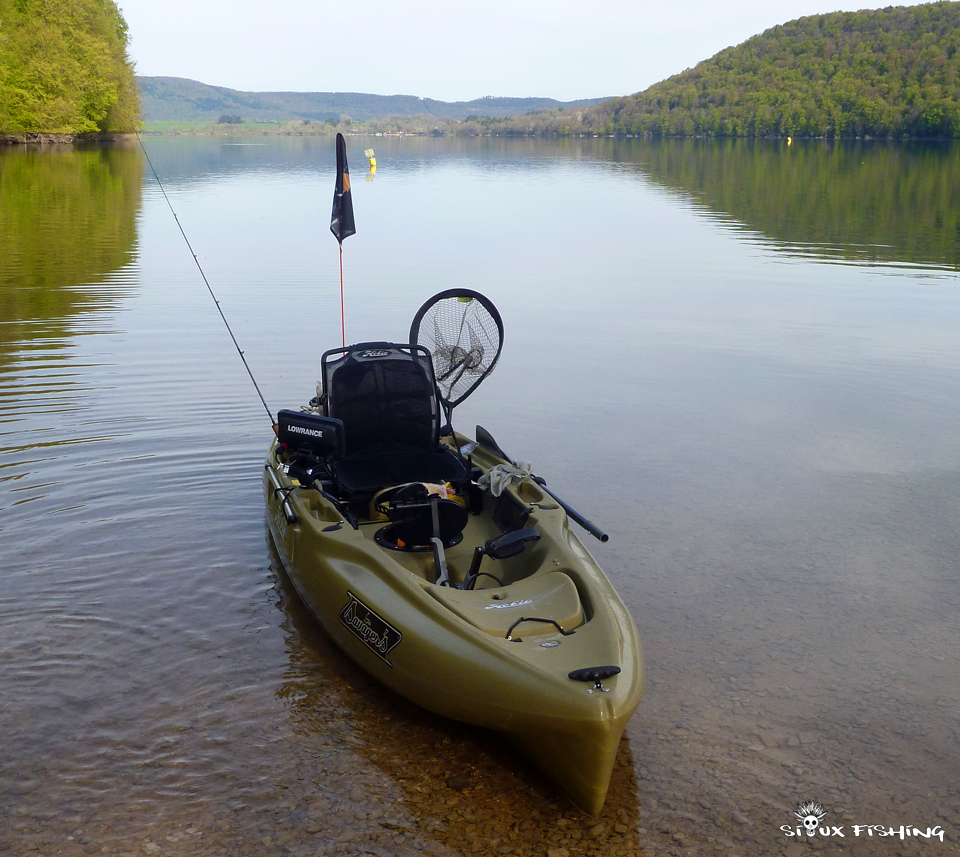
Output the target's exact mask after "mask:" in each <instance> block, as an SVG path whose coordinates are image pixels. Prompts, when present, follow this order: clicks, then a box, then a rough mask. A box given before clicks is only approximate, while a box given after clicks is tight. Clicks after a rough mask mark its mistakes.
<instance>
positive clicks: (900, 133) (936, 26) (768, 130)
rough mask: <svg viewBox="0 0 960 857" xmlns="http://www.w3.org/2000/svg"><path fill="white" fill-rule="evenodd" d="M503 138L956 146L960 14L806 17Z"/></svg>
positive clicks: (511, 125)
mask: <svg viewBox="0 0 960 857" xmlns="http://www.w3.org/2000/svg"><path fill="white" fill-rule="evenodd" d="M491 128H492V130H495V131H499V132H501V133H555V134H560V135H563V134H576V133H606V134H620V135H625V134H633V135H639V136H652V137H659V136H704V137H766V136H779V137H786V136H801V137H857V136H859V137H864V136H873V137H893V138H900V137H914V138H947V137H960V2H938V3H929V4H926V5H922V6H898V7H892V6H890V7H887V8H885V9H881V10H877V11H861V12H833V13H831V14H828V15H812V16H810V17H807V18H799V19H797V20H796V21H791V22H790V23H788V24H783V25H781V26H778V27H774V28H772V29H770V30H767V31H766V32H764V33H761V34H760V35H759V36H754V37H753V38H752V39H748V40H747V41H746V42H744V43H743V44H741V45H737V46H736V47H732V48H727V49H726V50H724V51H721V52H720V53H718V54H717V55H716V56H714V57H711V58H710V59H708V60H705V61H704V62H702V63H700V64H699V65H697V66H695V67H694V68H692V69H688V70H687V71H684V72H682V73H681V74H677V75H674V76H673V77H671V78H668V79H667V80H664V81H661V82H660V83H657V84H655V85H654V86H651V87H650V88H649V89H647V90H645V91H643V92H640V93H637V94H636V95H630V96H625V97H622V98H611V99H608V100H607V101H603V102H601V103H600V104H598V105H596V106H595V107H592V108H587V109H585V110H582V111H577V112H571V111H565V112H564V113H562V114H559V115H557V114H554V115H553V116H552V117H551V116H547V115H543V114H534V116H531V117H524V118H522V119H520V118H518V119H515V120H510V121H508V122H505V123H495V124H494V125H493V126H491Z"/></svg>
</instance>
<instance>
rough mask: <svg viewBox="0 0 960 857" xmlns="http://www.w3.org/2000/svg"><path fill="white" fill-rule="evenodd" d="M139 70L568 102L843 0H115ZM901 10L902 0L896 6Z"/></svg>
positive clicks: (265, 87)
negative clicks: (465, 0)
mask: <svg viewBox="0 0 960 857" xmlns="http://www.w3.org/2000/svg"><path fill="white" fill-rule="evenodd" d="M118 5H119V6H120V8H121V9H122V11H123V13H124V17H125V18H126V21H127V23H128V24H129V25H130V34H131V42H130V55H131V58H132V59H133V60H134V62H135V63H136V67H137V73H138V74H142V75H169V76H172V77H188V78H192V79H193V80H199V81H202V82H203V83H210V84H214V85H216V86H228V87H230V88H232V89H241V90H252V91H271V90H295V91H305V92H368V93H377V94H380V95H418V96H421V97H425V98H438V99H441V100H443V101H469V100H471V99H473V98H478V97H480V96H483V95H502V96H528V95H531V96H547V97H551V98H558V99H560V100H563V101H569V100H572V99H575V98H595V97H602V96H609V95H627V94H629V93H633V92H638V91H640V90H642V89H646V88H647V87H648V86H650V85H651V84H653V83H656V82H657V81H658V80H663V79H664V78H666V77H669V76H670V75H672V74H676V73H677V72H680V71H683V70H684V69H685V68H689V67H691V66H694V65H696V64H697V63H698V62H700V60H703V59H707V58H708V57H711V56H713V55H714V54H715V53H717V52H718V51H720V50H722V49H723V48H726V47H729V46H730V45H736V44H739V43H740V42H742V41H744V40H746V39H748V38H750V36H753V35H756V34H757V33H760V32H762V31H763V30H765V29H767V28H769V27H772V26H774V25H775V24H782V23H785V22H786V21H791V20H793V19H794V18H799V17H801V16H804V15H814V14H820V13H825V12H833V11H837V10H838V9H844V10H848V11H852V10H855V9H859V8H880V6H881V4H879V3H874V4H872V5H870V4H867V5H866V6H865V5H864V3H863V2H862V0H861V2H856V0H852V2H847V0H780V2H778V0H772V2H759V0H725V2H721V0H672V2H669V1H668V0H657V2H653V0H633V1H632V2H630V0H593V2H589V0H483V1H482V2H476V3H474V5H472V6H471V5H470V4H469V3H465V4H464V5H460V4H459V3H456V2H449V0H448V2H439V0H361V2H356V0H354V2H338V3H332V2H329V0H273V2H269V3H267V2H264V0H255V2H254V0H118ZM902 5H915V4H913V3H905V4H902Z"/></svg>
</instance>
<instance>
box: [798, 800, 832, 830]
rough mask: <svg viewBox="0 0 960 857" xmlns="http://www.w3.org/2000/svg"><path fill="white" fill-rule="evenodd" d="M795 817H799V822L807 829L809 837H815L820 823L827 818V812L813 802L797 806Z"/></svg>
mask: <svg viewBox="0 0 960 857" xmlns="http://www.w3.org/2000/svg"><path fill="white" fill-rule="evenodd" d="M794 815H795V816H796V817H797V821H799V822H800V823H801V824H803V826H804V827H805V828H806V830H807V836H815V835H816V833H817V828H818V827H819V826H820V822H821V821H823V820H824V818H826V817H827V811H826V810H825V809H824V808H823V807H822V806H820V804H818V803H814V802H813V801H812V800H811V801H807V802H806V803H800V804H797V809H796V812H794Z"/></svg>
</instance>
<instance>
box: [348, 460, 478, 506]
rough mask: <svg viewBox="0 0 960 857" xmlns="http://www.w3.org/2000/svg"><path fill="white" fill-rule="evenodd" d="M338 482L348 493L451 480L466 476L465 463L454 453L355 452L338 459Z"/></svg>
mask: <svg viewBox="0 0 960 857" xmlns="http://www.w3.org/2000/svg"><path fill="white" fill-rule="evenodd" d="M335 473H336V480H337V484H338V485H339V487H340V489H341V491H344V492H345V493H346V494H348V495H350V494H360V493H367V492H369V491H375V490H377V489H378V488H385V487H387V486H388V485H402V484H403V483H405V482H437V483H440V484H443V483H444V482H451V483H453V484H458V483H460V482H463V480H464V478H465V477H466V475H467V474H466V468H465V467H464V466H463V462H461V461H460V459H459V458H457V457H456V455H454V454H453V453H451V452H447V451H445V450H437V451H436V452H431V451H429V450H423V451H420V450H410V451H405V452H392V453H384V454H382V455H355V456H353V457H349V458H344V459H341V460H340V461H338V462H336V465H335Z"/></svg>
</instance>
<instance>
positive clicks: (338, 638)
mask: <svg viewBox="0 0 960 857" xmlns="http://www.w3.org/2000/svg"><path fill="white" fill-rule="evenodd" d="M462 440H463V439H458V441H462ZM502 462H503V460H502V459H501V458H499V457H498V456H497V455H495V454H493V453H491V452H490V451H488V450H485V449H483V448H478V449H477V450H476V451H475V452H474V455H473V464H474V465H475V466H477V467H479V468H480V469H481V470H487V469H489V468H490V467H491V466H494V465H495V464H499V463H502ZM263 483H264V493H265V498H266V505H267V517H268V522H269V526H270V531H271V534H272V537H273V540H274V542H275V544H276V547H277V550H278V553H279V556H280V557H281V560H282V562H283V565H284V568H285V570H286V572H287V574H288V576H289V578H290V580H291V581H292V582H293V585H294V587H295V588H296V590H297V592H298V594H299V595H300V598H301V599H302V600H303V602H304V604H305V605H306V606H307V608H308V609H309V611H310V612H311V613H312V614H313V616H314V617H315V618H316V620H317V621H318V622H319V623H320V625H321V626H322V627H323V628H324V630H325V631H326V632H327V633H328V634H329V636H330V637H331V638H332V639H333V640H334V641H335V642H336V644H337V645H338V646H339V647H340V648H341V649H342V650H343V651H344V652H345V653H346V654H347V655H348V656H349V657H350V658H352V659H353V660H354V661H355V662H356V663H357V664H358V665H360V666H361V667H362V668H364V669H365V670H366V671H367V672H369V673H370V674H371V675H372V676H374V677H375V678H377V679H378V680H379V681H381V682H382V683H383V684H385V685H386V686H388V687H390V688H391V689H393V690H395V691H396V692H397V693H399V694H401V695H402V696H404V697H406V698H407V699H409V700H410V701H412V702H414V703H416V704H417V705H420V706H422V707H423V708H426V709H428V710H430V711H433V712H435V713H437V714H440V715H443V716H445V717H449V718H452V719H455V720H459V721H462V722H464V723H470V724H474V725H476V726H480V727H483V728H487V729H492V730H495V731H497V732H500V733H502V734H504V735H505V736H506V737H507V738H509V739H510V740H511V742H512V744H513V745H514V746H515V747H517V748H519V749H520V750H521V751H522V752H523V753H524V755H526V756H527V757H528V758H530V759H531V760H532V761H533V762H534V763H535V764H536V765H537V766H538V767H539V768H540V769H541V770H542V771H544V772H545V773H546V774H547V775H548V776H549V777H550V779H551V780H552V781H553V782H554V783H555V784H556V785H557V786H558V787H559V788H560V789H561V790H562V791H563V792H564V793H566V794H567V795H568V796H569V797H570V799H571V800H572V801H573V802H574V803H575V804H577V805H578V806H579V807H581V808H582V809H583V810H584V811H586V812H588V813H591V814H594V813H597V812H599V810H600V808H601V807H602V806H603V803H604V800H605V797H606V792H607V787H608V784H609V780H610V775H611V772H612V770H613V765H614V761H615V757H616V752H617V747H618V746H619V743H620V739H621V736H622V734H623V730H624V728H625V726H626V724H627V721H628V720H629V718H630V716H631V715H632V714H633V712H634V711H635V709H636V707H637V705H638V704H639V701H640V698H641V695H642V693H643V687H644V668H643V656H642V649H641V646H640V641H639V637H638V634H637V631H636V628H635V626H634V623H633V620H632V619H631V617H630V615H629V613H628V611H627V609H626V607H625V606H624V605H623V602H622V601H621V600H620V598H619V596H618V595H617V594H616V592H615V591H614V589H613V587H612V586H611V585H610V583H609V581H608V580H607V578H606V576H605V575H604V574H603V572H602V571H601V569H600V568H599V566H598V565H597V564H596V562H595V561H594V559H593V557H591V556H590V554H589V552H588V551H587V550H586V549H585V548H584V546H583V545H582V544H581V543H580V541H579V539H578V538H577V537H576V535H575V534H574V533H573V532H572V531H571V529H570V525H569V521H568V519H567V516H566V513H565V512H564V510H563V509H562V508H560V507H559V506H558V505H557V504H556V503H555V502H553V501H552V499H551V498H550V497H549V496H548V495H546V494H545V493H544V492H543V491H542V490H541V489H540V486H539V485H537V484H536V482H534V481H533V480H532V479H525V480H524V481H523V482H522V483H520V484H519V485H515V486H511V487H510V488H508V489H507V492H506V493H507V494H508V495H509V496H508V498H507V500H506V501H505V502H507V503H510V504H513V506H514V507H515V508H518V509H524V510H528V511H529V517H528V518H527V519H526V526H532V527H536V529H537V531H538V532H539V534H540V539H539V541H536V542H531V543H530V544H529V545H528V546H527V548H526V550H524V551H523V552H522V553H520V554H519V555H517V556H514V557H511V558H507V559H502V560H493V559H490V558H486V559H484V560H483V565H482V566H481V568H482V570H483V571H484V572H485V574H484V575H481V576H480V577H479V578H478V579H477V582H476V588H475V589H473V590H466V589H459V588H456V587H457V585H458V584H461V583H463V582H464V581H465V579H466V578H467V572H468V570H469V568H470V566H471V563H472V562H473V560H474V550H475V548H476V547H477V546H479V545H482V544H484V542H485V541H486V540H488V539H490V538H492V537H494V536H497V535H499V534H500V533H501V531H502V522H501V524H498V523H497V521H496V520H495V518H496V514H495V512H494V510H495V508H496V506H495V501H494V500H493V499H492V498H490V497H489V495H488V496H487V497H486V498H485V501H484V508H483V510H482V511H480V512H479V513H478V514H471V515H470V516H469V520H468V523H467V525H466V526H465V528H464V530H463V538H462V540H461V541H460V542H459V543H458V544H456V545H452V546H450V547H449V548H448V549H447V550H446V562H447V565H448V568H449V573H450V581H451V583H452V584H454V585H453V586H439V585H437V583H436V582H435V581H436V579H437V569H436V566H435V561H434V554H433V553H432V552H430V551H414V550H398V549H388V548H387V547H384V545H383V543H382V540H381V541H380V542H378V540H377V537H376V534H377V532H378V530H382V529H383V527H384V526H385V525H386V521H383V520H380V521H378V520H377V519H376V515H375V514H371V516H370V519H369V520H361V521H360V522H359V525H358V526H357V527H354V526H352V525H351V524H350V523H348V522H347V521H346V520H345V519H344V515H343V514H342V511H343V510H342V509H341V508H338V507H337V506H336V505H334V503H333V502H331V500H330V498H328V497H325V496H323V495H322V494H321V492H320V491H318V490H314V489H312V488H306V487H303V486H298V484H297V483H296V480H293V479H291V478H290V476H289V474H288V472H287V468H286V467H285V466H284V465H283V463H282V461H280V460H278V456H277V455H276V449H275V445H274V446H273V447H271V450H270V453H269V454H268V456H267V460H266V462H265V464H264V476H263ZM488 575H489V576H488ZM518 620H520V621H518ZM511 626H514V627H513V628H511ZM601 666H609V667H619V671H618V673H617V674H615V675H610V676H609V677H606V678H603V679H601V680H600V681H599V682H596V681H576V680H573V679H571V678H570V677H569V676H570V673H571V672H572V671H574V670H578V669H580V670H582V669H584V668H593V667H601Z"/></svg>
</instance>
